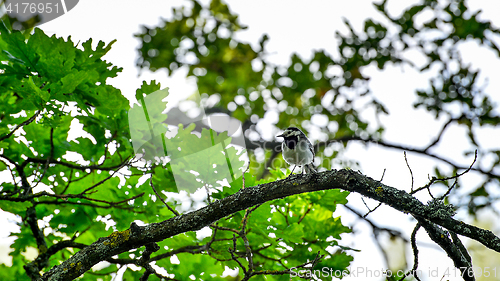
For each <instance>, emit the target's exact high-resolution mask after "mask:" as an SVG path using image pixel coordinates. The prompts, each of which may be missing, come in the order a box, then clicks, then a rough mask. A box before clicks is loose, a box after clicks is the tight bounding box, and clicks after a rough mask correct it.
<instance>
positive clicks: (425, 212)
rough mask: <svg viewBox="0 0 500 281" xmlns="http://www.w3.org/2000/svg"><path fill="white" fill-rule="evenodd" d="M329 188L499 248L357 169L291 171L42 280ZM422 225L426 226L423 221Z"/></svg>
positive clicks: (84, 255)
mask: <svg viewBox="0 0 500 281" xmlns="http://www.w3.org/2000/svg"><path fill="white" fill-rule="evenodd" d="M328 189H343V190H347V191H351V192H357V193H360V194H362V195H364V196H366V197H370V198H372V199H375V200H378V201H379V202H382V203H384V204H386V205H389V206H390V207H392V208H394V209H396V210H399V211H401V212H404V213H408V214H411V215H412V216H413V217H415V218H417V219H418V220H419V221H424V222H427V224H429V222H432V223H434V224H437V225H440V226H442V227H444V228H447V229H448V230H451V231H453V232H455V233H457V234H460V235H463V236H467V237H469V238H471V239H474V240H477V241H478V242H480V243H482V244H483V245H485V246H486V247H488V248H490V249H492V250H495V251H497V252H500V238H498V237H497V236H495V235H494V234H493V233H492V232H491V231H489V230H484V229H480V228H478V227H475V226H472V225H468V224H466V223H463V222H461V221H457V220H455V219H453V218H452V217H451V215H450V214H449V213H448V212H447V210H444V209H443V208H444V207H442V206H441V205H439V204H432V205H424V204H423V203H422V202H420V201H419V200H418V199H416V198H415V197H413V196H411V195H410V194H408V193H407V192H405V191H403V190H398V189H396V188H393V187H389V186H386V185H384V184H382V183H380V182H379V181H376V180H374V179H371V178H369V177H366V176H363V175H362V174H360V173H359V172H355V171H352V170H345V169H344V170H339V171H337V170H331V171H325V172H322V173H317V174H309V175H293V176H291V177H289V178H287V179H284V180H277V181H274V182H270V183H266V184H261V185H257V186H253V187H246V188H244V189H241V190H240V191H238V192H237V193H235V194H233V195H231V196H228V197H225V198H223V199H221V200H218V201H215V202H213V203H212V204H210V205H208V206H206V207H204V208H201V209H199V210H196V211H193V212H190V213H187V214H183V215H181V216H177V217H174V218H171V219H168V220H165V221H163V222H160V223H151V224H148V225H146V226H135V227H131V228H129V229H127V230H125V231H118V232H113V233H112V234H111V235H109V236H107V237H103V238H100V239H98V240H97V241H96V242H94V243H92V244H91V245H90V246H88V247H86V248H84V249H82V250H81V251H79V252H77V253H76V254H75V255H73V256H72V257H71V258H70V259H68V260H66V261H65V262H63V263H62V264H61V265H58V266H55V267H53V268H52V269H50V270H49V271H48V272H47V273H45V274H44V275H43V276H42V278H41V280H49V279H50V280H54V281H57V280H61V281H62V280H73V279H75V278H76V277H78V276H80V275H82V274H83V273H85V272H86V271H87V270H89V269H90V268H91V267H92V266H93V265H95V264H97V263H98V262H99V261H101V260H106V259H109V258H111V257H112V256H114V255H118V254H120V253H123V252H126V251H129V250H131V249H136V248H139V247H142V246H144V245H146V244H148V243H152V242H158V241H162V240H165V239H167V238H170V237H172V236H175V235H177V234H180V233H184V232H187V231H195V230H199V229H201V228H203V227H205V226H207V225H210V224H212V223H213V222H215V221H217V220H219V219H222V218H224V217H226V216H228V215H231V214H233V213H235V212H238V211H242V210H245V209H247V208H249V207H252V206H255V205H258V204H262V203H264V202H267V201H270V200H274V199H278V198H284V197H287V196H290V195H294V194H299V193H304V192H313V191H319V190H328ZM423 226H424V227H425V225H424V224H423Z"/></svg>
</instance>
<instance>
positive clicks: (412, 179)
mask: <svg viewBox="0 0 500 281" xmlns="http://www.w3.org/2000/svg"><path fill="white" fill-rule="evenodd" d="M403 153H404V155H405V162H406V166H407V167H408V170H410V176H411V191H413V185H414V183H415V179H414V178H413V171H412V170H411V167H410V164H409V163H408V158H407V157H406V151H404V152H403Z"/></svg>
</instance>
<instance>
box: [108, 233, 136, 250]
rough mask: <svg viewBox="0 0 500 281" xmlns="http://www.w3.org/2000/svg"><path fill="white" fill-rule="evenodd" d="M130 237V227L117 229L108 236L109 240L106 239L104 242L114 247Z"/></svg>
mask: <svg viewBox="0 0 500 281" xmlns="http://www.w3.org/2000/svg"><path fill="white" fill-rule="evenodd" d="M129 237H130V229H127V230H125V231H115V232H113V233H111V234H110V235H109V236H108V240H107V241H104V242H103V244H104V245H106V246H110V247H111V248H114V247H115V246H116V245H117V244H121V243H123V242H124V241H126V240H128V238H129Z"/></svg>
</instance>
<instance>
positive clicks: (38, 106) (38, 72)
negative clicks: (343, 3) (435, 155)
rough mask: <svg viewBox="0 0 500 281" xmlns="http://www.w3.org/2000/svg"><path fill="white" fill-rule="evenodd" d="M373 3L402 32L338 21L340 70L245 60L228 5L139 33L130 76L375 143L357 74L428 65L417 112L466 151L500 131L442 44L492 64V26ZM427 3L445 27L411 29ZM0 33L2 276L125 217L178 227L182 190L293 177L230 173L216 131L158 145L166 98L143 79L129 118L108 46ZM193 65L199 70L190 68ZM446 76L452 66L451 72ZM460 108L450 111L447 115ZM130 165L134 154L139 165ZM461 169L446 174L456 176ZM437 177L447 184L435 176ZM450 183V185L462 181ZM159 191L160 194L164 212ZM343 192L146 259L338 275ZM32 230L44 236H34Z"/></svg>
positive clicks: (216, 268) (23, 274)
mask: <svg viewBox="0 0 500 281" xmlns="http://www.w3.org/2000/svg"><path fill="white" fill-rule="evenodd" d="M375 7H376V8H377V10H378V11H380V12H381V13H382V14H383V15H384V16H385V17H386V18H387V19H389V21H388V22H390V23H392V24H393V25H395V26H396V27H398V29H397V33H394V34H392V33H390V32H389V31H388V30H391V29H389V28H388V27H387V26H385V25H383V24H381V23H378V22H375V21H374V20H371V19H368V20H366V21H365V24H364V27H363V29H362V31H356V30H354V28H353V27H352V26H351V25H350V23H349V21H348V20H345V24H346V25H347V27H348V29H349V32H348V34H340V33H337V38H338V40H339V45H338V46H339V47H338V53H339V57H338V58H336V59H334V58H333V57H332V56H330V55H329V54H328V52H326V51H323V50H320V51H316V52H315V53H314V54H313V56H312V59H310V60H305V59H303V58H301V57H300V56H298V55H292V57H291V58H290V64H289V65H287V66H275V65H272V64H270V63H269V62H268V61H266V50H265V44H266V42H267V40H268V39H269V38H268V36H267V35H263V36H262V38H261V39H260V41H259V42H258V43H259V44H258V45H259V48H258V49H257V50H256V49H255V48H252V47H251V45H250V44H248V43H243V42H241V41H239V40H238V39H237V36H236V34H237V33H238V32H239V31H240V30H242V29H244V28H245V27H244V26H243V25H242V24H241V23H240V22H239V19H238V16H237V15H235V14H233V13H232V12H231V11H230V10H229V8H228V6H227V5H226V4H224V3H223V2H221V1H219V0H213V1H211V2H210V5H209V6H203V5H201V4H200V3H199V2H198V1H196V0H192V8H190V9H188V8H178V9H174V11H173V13H174V17H173V19H169V20H165V22H164V24H163V25H162V26H161V27H152V28H151V27H144V29H143V32H141V33H140V34H136V37H138V38H140V39H141V40H142V46H141V47H140V48H139V54H140V59H139V60H138V63H137V65H138V66H139V67H141V68H148V69H150V70H153V71H156V70H159V69H162V68H165V69H167V70H168V71H169V74H172V73H173V72H175V71H177V70H178V69H179V68H180V67H183V66H185V67H187V68H188V69H189V70H188V74H187V75H188V76H191V77H195V78H196V81H197V85H198V90H199V92H200V94H201V96H202V101H201V102H202V103H203V102H204V101H206V100H207V99H208V98H209V97H210V96H215V97H217V99H216V100H218V103H217V104H215V105H214V107H213V108H210V110H211V112H223V113H226V114H228V115H230V116H232V117H234V118H236V119H238V120H240V121H242V122H243V124H244V129H247V131H248V132H253V133H255V132H256V130H255V129H254V125H256V124H257V123H258V122H259V121H261V120H262V118H264V114H265V113H266V111H268V109H269V108H271V107H273V108H277V113H278V117H279V118H278V119H277V121H276V123H275V124H273V125H275V126H276V127H279V128H284V127H287V126H289V125H298V126H301V127H303V128H305V130H306V131H309V130H313V129H314V128H313V127H314V126H315V125H314V124H312V123H311V122H310V121H309V120H310V119H311V118H312V117H314V116H323V117H326V119H327V120H328V122H327V124H322V125H320V126H319V129H320V131H321V132H323V133H324V135H325V136H326V137H327V138H328V139H335V138H337V139H344V140H349V139H361V140H372V141H374V140H380V139H381V138H382V136H383V135H382V133H383V131H384V126H383V125H382V124H376V123H373V122H371V123H370V122H369V119H367V118H366V117H365V116H366V115H365V113H366V112H372V114H373V117H375V118H373V119H374V120H375V119H376V117H379V116H380V115H383V114H388V111H387V109H386V107H385V106H384V105H383V104H382V103H380V102H379V101H378V100H377V98H376V97H375V95H374V93H372V92H371V91H370V90H369V88H368V86H367V81H368V80H369V77H366V76H365V75H364V74H363V73H364V72H363V69H364V68H365V67H368V66H369V65H376V66H377V67H378V68H379V69H383V68H384V67H385V66H386V65H388V64H395V65H405V66H411V67H415V68H418V70H420V71H427V70H428V69H430V67H431V66H432V65H434V64H436V65H439V66H440V71H439V73H438V75H437V76H436V77H435V78H434V79H433V80H432V81H431V83H430V88H429V89H422V90H419V91H417V93H416V94H417V100H416V102H415V107H422V108H424V109H426V110H427V111H429V112H430V113H432V114H434V115H435V116H436V117H438V116H442V115H444V116H446V117H448V118H449V119H450V120H451V121H450V122H456V124H458V125H465V127H466V128H467V131H468V132H467V133H468V136H469V139H470V141H471V143H472V144H473V145H474V146H477V147H478V146H479V144H478V143H477V142H476V140H475V138H474V134H473V129H474V128H475V127H476V126H484V125H492V124H493V125H495V124H498V123H499V121H500V120H499V117H498V116H497V115H496V113H495V110H494V108H495V104H494V103H493V102H492V101H491V98H490V97H489V96H488V95H487V94H486V93H484V91H483V90H482V88H481V86H479V85H478V82H477V79H476V78H477V75H478V73H479V72H478V71H474V70H472V69H471V67H470V66H468V65H464V64H463V62H462V61H461V60H460V56H459V55H458V51H457V49H456V48H455V47H453V46H454V45H456V44H458V43H460V42H464V41H465V40H472V39H474V40H478V41H479V42H480V43H481V44H483V45H485V46H487V47H489V48H491V49H493V50H495V51H496V52H497V53H499V54H500V51H499V49H498V47H497V46H496V45H495V43H494V42H493V41H492V40H491V39H490V34H497V35H498V34H499V30H497V29H495V28H493V27H492V25H491V24H490V23H489V22H486V21H481V20H480V19H479V18H478V17H477V14H473V15H470V17H465V16H464V14H466V12H467V7H466V5H465V3H464V2H463V1H451V2H450V3H449V5H447V6H444V7H441V6H438V5H437V1H426V2H425V3H423V4H418V5H415V6H412V7H409V8H408V9H407V10H406V11H405V12H404V13H403V14H402V15H401V16H400V17H397V18H392V17H391V16H390V15H389V14H388V12H387V9H386V1H383V2H381V3H379V4H375ZM428 7H430V8H431V9H435V10H439V12H441V13H444V14H445V15H447V16H444V17H438V16H436V17H433V18H431V19H430V20H428V21H427V22H425V23H424V24H423V27H421V28H417V27H416V26H415V22H414V18H415V17H416V16H418V15H419V14H420V13H421V12H422V11H424V9H426V8H428ZM10 22H11V21H10V20H8V19H4V20H3V21H2V22H1V24H0V50H1V52H0V61H1V63H0V99H1V103H0V171H3V172H6V173H10V174H11V176H12V180H10V181H9V182H3V183H2V185H1V187H0V208H1V209H2V210H4V211H7V212H11V213H15V214H17V215H19V216H21V217H22V219H23V221H22V223H21V224H20V226H21V231H20V232H19V233H14V234H12V235H13V236H15V237H16V240H15V242H14V243H13V244H12V246H11V247H12V248H13V252H12V253H11V256H12V257H13V265H12V266H10V267H8V266H5V265H0V278H1V279H2V280H3V279H12V278H15V279H16V280H29V279H28V278H29V277H28V275H29V276H32V274H37V273H38V272H39V271H43V272H47V271H48V270H49V269H50V268H51V267H53V266H55V265H58V264H59V263H60V262H61V261H64V260H66V259H68V257H69V256H71V255H72V254H73V253H74V252H76V251H77V248H78V247H77V246H74V247H73V246H70V247H64V248H63V249H61V250H59V251H55V253H51V255H50V256H49V257H48V258H47V259H45V260H43V261H42V262H39V261H37V262H32V259H31V260H28V259H27V258H26V257H24V256H23V255H22V253H24V252H26V250H27V249H29V248H30V247H33V248H36V249H37V251H38V254H39V256H38V257H39V258H40V259H43V255H44V254H45V253H47V249H54V247H55V245H58V243H61V242H62V241H65V240H70V241H72V242H74V243H81V244H83V245H90V244H91V243H93V242H95V241H97V240H98V239H99V238H100V237H104V236H108V235H109V234H110V233H111V232H112V231H114V230H124V229H127V228H128V227H129V226H130V223H131V222H133V221H141V222H143V223H155V222H161V221H164V220H166V219H170V218H172V217H174V214H173V212H172V211H171V209H172V208H173V209H176V210H181V209H182V208H181V207H182V206H183V204H182V202H180V200H179V199H178V198H179V197H177V196H173V195H172V194H173V193H179V191H181V190H188V191H195V190H197V189H201V188H209V189H210V191H211V200H217V199H222V198H225V197H227V196H230V195H231V194H234V193H235V192H237V191H238V190H240V189H242V188H245V187H249V186H255V185H258V184H262V183H267V182H272V181H275V180H278V179H282V178H284V177H286V175H288V174H289V172H290V171H287V173H284V172H283V171H282V170H281V169H279V168H277V169H268V168H267V167H266V166H265V165H262V163H260V162H257V161H253V162H252V163H250V171H252V172H251V173H249V172H246V173H244V174H243V176H241V175H242V173H243V170H244V169H245V168H246V163H245V162H244V161H243V160H242V159H241V156H242V153H244V152H246V151H241V150H238V149H236V148H235V147H233V146H230V145H229V144H230V142H231V137H229V135H228V133H227V132H222V133H217V132H215V131H213V130H207V129H201V130H199V129H198V130H197V128H196V127H195V124H190V125H185V126H184V125H182V124H180V125H179V126H178V128H177V132H176V133H175V134H172V135H171V136H170V137H168V138H167V137H166V136H165V133H166V132H169V133H172V131H169V130H170V129H171V128H170V127H169V126H167V125H166V120H167V118H168V116H167V114H164V111H165V108H166V102H165V98H166V97H167V96H168V94H169V93H168V88H165V89H162V88H161V85H160V84H159V83H157V82H156V81H151V82H149V83H147V82H144V83H143V84H142V86H141V87H140V88H139V89H137V91H136V99H137V104H134V105H133V107H132V108H129V101H128V100H127V99H126V98H124V97H123V96H122V95H121V92H120V90H119V89H116V88H114V87H113V86H111V85H109V84H107V79H108V78H113V77H116V76H117V75H118V73H119V72H120V71H121V68H119V67H117V66H114V65H112V64H111V63H108V62H106V61H105V60H103V57H104V56H105V55H106V53H107V52H109V50H110V49H111V46H112V44H113V43H114V41H112V42H110V43H108V44H106V43H104V42H98V43H97V44H95V43H93V42H92V40H91V39H90V40H88V41H86V42H83V43H82V44H75V43H74V42H72V40H71V38H70V37H68V38H67V39H64V38H57V37H56V36H52V37H49V36H47V35H45V34H44V32H43V31H42V30H40V29H34V30H32V32H31V30H30V31H24V32H19V31H13V30H12V28H11V26H10V25H11V23H10ZM213 23H215V24H213ZM443 23H444V24H448V25H451V26H452V27H453V28H452V29H451V32H449V33H447V34H444V36H442V37H440V38H438V39H425V40H427V41H425V40H423V41H418V42H415V41H412V40H414V38H416V37H417V36H420V37H419V38H427V37H426V36H425V34H426V33H428V32H434V31H439V28H438V26H440V25H441V24H443ZM433 38H435V37H433ZM450 43H452V44H450ZM425 46H432V48H429V47H425ZM450 46H452V47H450ZM407 50H417V51H419V52H421V53H422V54H423V55H424V56H425V57H426V58H427V59H428V63H427V64H426V65H424V66H418V67H417V66H415V65H413V64H412V63H411V62H409V61H407V60H405V59H403V58H402V56H401V52H403V51H407ZM442 50H445V51H446V52H442ZM443 53H446V54H447V55H444V56H443ZM193 54H194V58H195V59H192V60H188V59H186V58H189V57H191V58H193ZM452 64H458V65H459V67H458V68H454V70H453V69H452V67H451V65H452ZM332 69H333V70H335V71H332ZM456 103H458V104H459V105H460V112H459V114H458V115H456V113H455V112H453V111H452V110H451V109H450V107H451V105H452V104H456ZM360 104H362V106H360ZM78 126H82V128H83V131H84V133H83V134H81V135H78V136H75V137H74V138H73V140H71V137H73V135H72V133H71V131H72V130H74V129H75V128H76V127H78ZM246 133H247V132H245V135H247V134H246ZM258 141H260V142H264V141H266V140H265V139H263V138H260V139H258ZM334 145H335V144H334V143H333V142H332V143H331V144H327V145H325V146H322V147H320V148H319V151H318V152H317V155H325V157H324V158H325V160H326V161H333V160H334V159H335V158H337V157H339V152H338V151H335V152H334V153H330V154H329V155H326V154H327V148H330V149H331V148H332V147H333V146H334ZM343 145H344V146H345V145H347V142H345V143H344V144H343ZM267 148H269V147H267ZM251 150H252V149H251ZM250 153H252V151H250ZM480 153H482V156H484V155H492V156H493V163H494V164H493V165H494V166H497V165H498V163H499V162H500V160H499V159H500V156H499V155H500V153H499V152H498V151H495V150H492V151H480ZM137 154H142V157H141V158H140V159H137V158H139V157H137V158H134V156H136V155H137ZM264 155H265V157H264V158H265V159H269V158H272V157H276V156H277V155H278V154H276V153H274V152H273V151H270V150H267V151H264ZM167 156H168V157H167ZM76 159H79V160H76ZM271 160H272V159H271ZM325 166H326V165H325ZM328 167H329V166H328ZM253 171H257V172H256V173H253ZM491 171H493V166H492V168H491ZM491 171H490V172H489V173H490V174H492V172H491ZM266 173H267V175H266ZM456 173H457V169H454V171H452V174H456ZM435 174H436V175H437V177H438V178H444V177H450V176H451V175H447V174H446V173H445V172H443V171H441V170H439V169H436V172H435ZM260 177H263V178H262V179H260ZM440 183H442V184H444V185H445V186H446V187H449V186H450V185H451V184H455V183H453V182H452V181H451V180H449V181H440ZM491 184H494V185H495V186H497V185H498V177H497V178H495V177H487V178H486V179H485V180H484V182H483V183H480V184H479V186H478V187H477V188H475V189H474V191H473V192H472V193H471V194H470V197H468V198H467V200H470V201H469V202H465V203H468V206H469V208H470V211H471V213H474V212H475V211H476V210H478V209H479V208H483V207H485V206H487V204H488V203H481V202H484V200H483V199H485V198H487V197H488V196H489V195H490V193H491V192H490V191H489V186H490V185H491ZM153 187H154V188H155V190H156V191H157V192H158V194H156V193H155V192H154V191H153ZM455 187H456V188H455V189H459V188H460V187H461V185H460V183H456V185H455ZM455 189H453V190H451V192H450V194H449V195H448V197H450V196H452V195H453V194H454V192H455ZM158 195H159V196H162V197H165V195H168V196H167V199H166V200H165V201H166V204H168V207H167V206H165V204H164V203H163V202H161V201H160V200H159V199H160V198H158ZM171 195H172V196H171ZM347 196H348V192H342V191H340V190H329V191H319V192H313V193H305V194H298V195H294V196H289V197H286V198H283V199H278V200H274V201H272V202H266V203H263V204H261V205H259V206H256V207H254V208H251V209H248V210H244V211H240V212H237V213H234V214H233V215H231V216H229V217H226V218H224V219H221V220H220V221H218V222H216V223H214V224H212V225H210V226H207V227H208V229H205V230H207V231H206V232H204V233H205V236H203V235H201V234H200V233H196V232H187V233H182V234H179V235H176V236H174V237H172V238H170V239H166V240H164V241H160V242H158V245H159V246H160V250H159V251H158V252H156V253H154V254H153V255H152V258H153V259H155V263H156V265H157V266H159V267H161V268H163V269H165V270H166V271H167V272H168V274H170V275H171V277H173V278H176V279H180V280H187V279H188V278H189V279H193V280H210V279H212V280H240V279H241V278H243V276H244V273H243V269H242V268H245V269H246V270H248V269H249V268H250V267H252V266H253V268H252V270H253V271H254V272H259V273H262V274H258V275H255V276H254V277H252V279H254V280H264V279H265V280H289V278H290V276H289V274H288V272H287V270H288V269H290V268H292V267H297V266H301V265H304V264H307V263H309V265H310V263H311V262H312V261H313V260H315V259H316V258H317V257H318V255H319V256H324V257H323V258H321V259H319V262H318V263H316V264H315V268H316V269H320V268H323V267H327V268H329V269H332V270H341V271H342V270H344V269H346V268H347V267H348V266H349V263H350V262H351V261H352V257H351V256H350V255H349V253H350V251H352V250H354V249H351V248H349V247H346V246H343V245H342V243H341V235H342V234H346V233H350V229H349V228H348V227H346V226H344V225H343V224H342V222H341V219H340V217H338V216H336V215H335V211H336V208H337V205H338V204H346V203H347V199H346V197H347ZM188 203H191V206H194V204H195V203H197V202H188ZM198 203H199V202H198ZM446 203H448V198H446ZM33 222H34V223H33ZM37 225H38V228H40V229H39V230H40V231H39V232H37V231H33V228H35V230H36V228H37V227H36V226H37ZM33 226H35V227H33ZM207 233H208V234H207ZM79 245H80V244H79ZM80 246H81V245H80ZM51 247H52V248H51ZM249 252H251V253H252V263H253V265H251V263H250V260H249V254H248V253H249ZM143 253H144V248H138V249H135V250H133V251H130V252H126V253H122V254H120V255H118V258H119V259H120V260H115V262H117V264H118V263H129V264H138V259H140V258H141V256H142V254H143ZM110 261H111V262H112V264H111V265H110V266H108V267H105V268H104V269H101V270H99V271H98V272H95V273H94V272H90V271H89V272H87V273H86V274H85V276H84V277H83V278H84V279H95V275H94V274H98V275H97V276H99V278H102V279H103V280H111V275H110V273H114V272H116V271H118V269H119V266H117V264H114V263H113V260H110ZM25 265H27V266H26V267H24V268H23V266H25ZM30 267H31V268H33V267H34V268H35V270H34V271H30V269H29V268H30ZM226 267H229V268H231V269H236V268H239V272H238V276H237V277H231V276H228V277H226V278H222V277H221V276H222V274H223V272H224V271H225V268H226ZM271 273H273V274H271ZM143 274H144V269H141V270H139V271H134V270H132V269H130V268H128V269H127V270H126V271H125V273H124V279H125V280H126V279H130V280H137V279H139V278H140V277H141V276H142V275H143ZM154 278H157V277H153V276H151V279H154ZM325 280H327V279H325ZM328 280H329V279H328Z"/></svg>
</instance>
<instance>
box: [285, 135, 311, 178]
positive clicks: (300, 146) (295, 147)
mask: <svg viewBox="0 0 500 281" xmlns="http://www.w3.org/2000/svg"><path fill="white" fill-rule="evenodd" d="M276 137H281V138H283V139H284V140H283V143H281V151H282V154H283V159H285V162H287V163H288V164H290V165H294V167H293V169H292V172H291V173H290V175H289V176H291V175H292V173H293V171H294V170H295V168H296V167H297V166H303V167H304V169H306V170H307V173H315V172H316V170H315V169H314V167H313V165H312V162H313V160H314V147H313V145H312V144H311V142H310V141H309V139H308V138H307V136H306V135H305V134H304V133H303V132H302V131H301V130H300V129H299V128H296V127H288V128H286V129H285V130H284V131H283V133H282V134H281V135H277V136H276ZM304 169H303V170H302V173H304Z"/></svg>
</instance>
